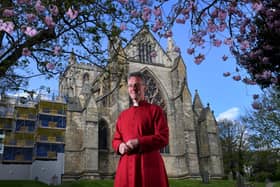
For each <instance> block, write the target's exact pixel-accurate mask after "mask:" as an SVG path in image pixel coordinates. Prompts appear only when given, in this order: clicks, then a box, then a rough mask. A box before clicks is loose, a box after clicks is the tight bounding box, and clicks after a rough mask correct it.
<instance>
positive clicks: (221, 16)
mask: <svg viewBox="0 0 280 187" xmlns="http://www.w3.org/2000/svg"><path fill="white" fill-rule="evenodd" d="M226 17H227V12H226V11H224V10H220V11H219V12H218V18H219V19H220V21H224V20H225V19H226Z"/></svg>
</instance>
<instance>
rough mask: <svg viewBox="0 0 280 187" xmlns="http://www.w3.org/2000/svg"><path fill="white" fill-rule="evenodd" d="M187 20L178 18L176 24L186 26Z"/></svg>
mask: <svg viewBox="0 0 280 187" xmlns="http://www.w3.org/2000/svg"><path fill="white" fill-rule="evenodd" d="M185 22H186V20H185V19H184V18H177V19H176V23H179V24H185Z"/></svg>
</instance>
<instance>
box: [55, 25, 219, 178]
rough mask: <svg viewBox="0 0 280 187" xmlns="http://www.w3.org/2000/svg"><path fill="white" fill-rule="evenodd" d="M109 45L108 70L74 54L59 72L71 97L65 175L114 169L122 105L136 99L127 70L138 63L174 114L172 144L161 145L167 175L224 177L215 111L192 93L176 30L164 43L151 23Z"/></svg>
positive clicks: (154, 96) (152, 95) (106, 173)
mask: <svg viewBox="0 0 280 187" xmlns="http://www.w3.org/2000/svg"><path fill="white" fill-rule="evenodd" d="M109 50H110V51H111V53H110V59H109V60H110V61H111V63H110V65H108V66H107V67H106V70H107V71H102V70H101V69H99V67H97V66H95V65H89V64H84V63H78V62H77V60H76V58H75V56H74V55H72V56H71V57H70V59H69V65H68V67H67V69H66V70H65V72H64V74H63V75H61V77H60V82H59V90H60V95H61V96H64V97H65V98H67V103H68V104H67V127H66V132H65V163H64V175H63V177H62V180H64V181H66V180H75V179H95V178H112V177H114V175H115V171H116V166H117V163H118V159H119V156H118V155H117V154H116V153H114V151H113V149H112V148H111V141H112V137H113V133H114V128H115V123H116V119H117V117H118V115H119V113H120V112H121V111H122V110H124V109H125V108H128V107H129V105H130V101H129V96H128V93H127V75H128V73H130V72H134V71H141V72H143V74H144V76H145V80H146V84H147V87H148V90H147V93H146V95H145V97H146V99H147V101H149V102H151V103H156V104H158V105H160V106H161V107H162V108H163V110H164V111H165V114H166V116H167V119H168V125H169V130H170V132H169V133H170V135H169V136H170V138H169V145H168V146H167V147H165V148H163V149H162V150H161V154H162V156H163V159H164V161H165V166H166V169H167V174H168V177H169V178H190V177H192V178H193V177H200V176H201V173H202V172H208V173H209V176H210V177H211V178H220V177H222V176H223V165H222V153H221V145H220V142H219V138H218V129H217V123H216V120H215V117H214V115H213V113H212V111H211V109H210V107H209V105H208V106H206V107H204V106H203V104H202V102H201V100H200V97H199V94H198V92H197V91H196V93H195V95H194V98H192V96H191V94H190V91H189V88H188V82H187V73H186V69H187V68H186V64H185V63H184V61H183V59H182V57H181V56H180V54H179V53H177V52H176V50H175V46H174V42H173V40H172V38H169V39H168V43H167V49H166V50H163V48H162V47H161V45H160V44H159V43H158V41H157V40H156V39H155V38H154V36H153V35H152V34H151V32H150V31H149V30H148V29H147V28H145V27H144V28H143V29H141V30H140V31H139V32H138V33H137V34H136V35H135V36H134V37H133V38H132V39H131V41H130V42H129V43H128V44H127V45H126V46H125V47H122V46H121V44H120V42H118V40H115V42H110V44H109ZM151 54H156V55H151ZM108 72H110V73H108Z"/></svg>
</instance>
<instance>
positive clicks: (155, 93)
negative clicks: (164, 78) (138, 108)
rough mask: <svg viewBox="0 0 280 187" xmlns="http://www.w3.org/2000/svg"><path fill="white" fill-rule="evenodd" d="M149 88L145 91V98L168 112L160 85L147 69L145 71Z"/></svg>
mask: <svg viewBox="0 0 280 187" xmlns="http://www.w3.org/2000/svg"><path fill="white" fill-rule="evenodd" d="M143 74H144V78H145V82H146V87H147V90H146V92H145V99H146V101H148V102H149V103H153V104H156V105H159V106H160V107H161V108H162V109H163V111H164V112H165V113H166V104H165V101H164V99H163V96H162V92H161V90H160V87H159V86H158V84H157V82H156V80H154V78H153V76H152V75H151V74H150V73H149V72H148V71H147V70H146V71H144V72H143Z"/></svg>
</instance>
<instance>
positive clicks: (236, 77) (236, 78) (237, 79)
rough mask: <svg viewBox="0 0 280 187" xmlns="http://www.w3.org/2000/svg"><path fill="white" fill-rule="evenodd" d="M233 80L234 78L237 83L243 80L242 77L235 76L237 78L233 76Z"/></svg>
mask: <svg viewBox="0 0 280 187" xmlns="http://www.w3.org/2000/svg"><path fill="white" fill-rule="evenodd" d="M232 78H233V80H235V81H240V80H241V76H240V75H235V76H233V77H232Z"/></svg>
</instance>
